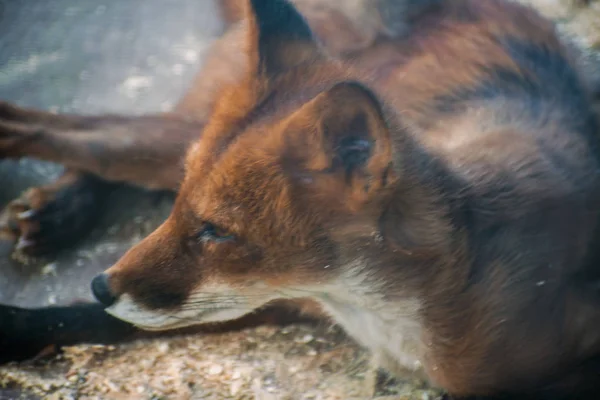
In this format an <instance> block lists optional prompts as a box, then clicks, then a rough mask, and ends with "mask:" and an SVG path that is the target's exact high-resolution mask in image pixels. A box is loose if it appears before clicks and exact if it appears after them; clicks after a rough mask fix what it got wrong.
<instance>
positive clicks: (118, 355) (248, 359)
mask: <svg viewBox="0 0 600 400" xmlns="http://www.w3.org/2000/svg"><path fill="white" fill-rule="evenodd" d="M521 1H522V2H525V3H531V4H533V5H535V6H536V7H538V8H539V9H540V10H542V11H543V12H544V13H545V14H546V15H548V16H550V17H552V18H554V19H556V20H557V21H558V22H559V23H560V26H561V28H562V29H563V30H564V31H565V33H568V34H569V35H573V38H574V39H575V40H576V41H577V42H578V43H579V44H581V46H582V47H584V48H586V49H589V52H588V54H589V60H590V65H591V66H592V67H593V66H597V67H596V69H597V70H598V72H600V61H599V60H600V58H599V57H598V54H599V53H598V51H600V1H594V0H592V1H583V0H521ZM220 31H221V26H220V25H219V23H218V21H217V20H216V19H215V18H214V9H213V8H212V3H211V2H210V1H208V0H127V1H122V0H27V1H19V0H0V37H1V38H2V40H1V41H0V98H2V99H4V100H9V101H13V102H15V103H17V104H20V105H23V106H31V107H39V108H42V109H51V110H56V111H71V112H80V113H97V112H107V111H110V112H121V113H141V112H151V111H157V110H165V109H169V108H170V107H171V106H172V104H173V102H174V101H175V100H176V99H177V98H178V96H179V95H180V94H181V93H182V92H183V90H184V88H185V86H186V84H187V83H188V82H189V80H190V79H191V78H192V77H193V74H194V72H195V71H196V69H197V66H198V64H199V62H200V61H201V59H202V54H203V51H204V50H205V49H206V48H207V45H208V44H209V43H210V41H211V40H212V39H213V38H214V37H215V36H217V35H218V34H219V33H220ZM597 78H598V82H600V73H599V74H598V75H597ZM59 173H60V167H58V166H55V165H51V164H45V163H40V162H35V161H31V160H22V161H20V162H11V161H2V162H0V181H1V182H2V190H1V191H0V207H1V206H2V205H4V204H5V203H6V202H8V201H9V200H10V199H12V198H14V197H16V196H17V195H18V194H19V193H20V192H21V191H22V190H24V189H25V188H27V187H28V186H31V185H35V184H39V183H43V182H47V181H48V180H50V179H52V178H53V177H55V176H56V175H57V174H59ZM110 204H111V206H110V207H109V210H108V212H107V213H106V215H105V216H104V218H103V220H102V221H101V223H100V224H99V226H98V228H97V229H96V230H95V231H94V232H92V234H91V235H90V236H89V237H88V238H86V239H85V240H84V241H83V242H82V243H80V244H79V245H78V246H77V247H76V248H74V249H71V250H68V251H65V252H63V253H61V254H60V255H59V256H57V257H56V258H54V259H47V260H36V261H35V262H33V263H30V264H29V265H27V266H24V265H22V264H20V263H17V262H15V261H13V260H11V258H10V247H9V246H8V244H6V243H0V268H1V269H2V270H1V273H0V301H1V302H3V303H9V304H16V305H22V306H41V305H48V304H64V303H66V302H70V301H72V300H73V299H86V298H87V299H89V298H90V293H89V289H88V288H89V281H90V279H91V277H92V276H94V275H95V274H96V273H97V272H98V271H101V270H103V269H105V268H106V267H107V266H109V265H110V264H111V263H112V262H114V261H115V260H116V259H118V258H119V257H120V255H121V254H123V253H124V252H125V251H126V250H127V249H128V248H129V247H130V246H131V245H133V244H134V243H136V242H137V241H139V240H140V239H141V238H142V237H144V236H145V235H146V234H148V233H149V232H150V231H152V229H154V227H156V226H157V225H158V224H159V223H160V222H161V221H162V220H163V219H164V218H165V217H166V215H167V214H168V212H169V209H170V206H171V204H172V198H170V197H169V196H160V195H156V194H151V193H144V192H143V191H139V190H134V189H123V190H120V191H118V192H117V193H115V194H114V196H113V197H112V198H111V199H110ZM367 366H368V357H367V355H366V354H365V353H364V352H363V351H362V350H361V349H359V348H358V347H357V346H355V345H354V344H353V343H352V342H351V341H350V340H348V339H347V338H345V336H344V335H343V334H342V333H341V332H340V331H339V330H337V329H335V328H332V327H328V326H324V327H320V328H316V329H314V328H313V329H311V328H307V327H301V326H297V327H290V328H285V329H275V328H258V329H251V330H247V331H244V332H239V333H232V334H226V335H214V336H195V337H181V338H175V339H170V340H146V341H138V342H135V343H131V344H127V345H122V346H117V347H104V346H76V347H73V348H69V349H67V351H66V352H65V354H64V355H63V356H61V357H59V358H57V359H54V360H51V361H49V362H44V363H28V364H20V365H13V366H8V367H4V368H2V369H0V400H3V399H13V398H31V399H42V398H43V399H71V398H73V399H75V398H77V399H229V398H231V399H268V400H271V399H366V398H368V397H369V393H368V392H369V391H368V390H367V387H366V386H367V385H366V384H365V376H366V373H367V370H368V368H367ZM381 389H382V390H383V391H385V392H387V394H390V395H393V394H395V395H397V397H398V398H399V399H435V398H436V397H437V395H436V393H434V392H433V391H428V390H426V389H424V388H422V387H421V386H420V384H418V383H416V382H405V383H397V384H390V385H387V386H385V387H382V388H381ZM19 396H21V397H19Z"/></svg>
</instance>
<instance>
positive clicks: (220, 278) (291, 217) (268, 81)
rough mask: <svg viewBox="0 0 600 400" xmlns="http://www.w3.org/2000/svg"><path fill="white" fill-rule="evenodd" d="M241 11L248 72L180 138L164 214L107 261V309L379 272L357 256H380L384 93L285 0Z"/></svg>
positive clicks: (310, 288)
mask: <svg viewBox="0 0 600 400" xmlns="http://www.w3.org/2000/svg"><path fill="white" fill-rule="evenodd" d="M248 23H249V25H250V26H248V30H247V35H246V37H245V39H246V40H247V44H248V48H249V50H248V58H249V61H248V65H249V72H248V76H247V77H246V79H245V80H244V81H243V82H241V83H240V84H239V85H234V86H232V87H230V88H227V89H225V90H223V95H222V98H221V100H220V101H219V102H218V104H217V107H216V110H215V112H214V115H213V117H212V119H211V121H210V122H209V124H208V126H207V127H206V129H205V131H204V132H203V134H202V139H201V140H200V141H199V142H198V143H196V144H195V145H194V146H192V147H191V149H190V151H189V154H188V156H187V159H186V171H187V173H186V177H185V179H184V181H183V183H182V185H181V188H180V191H179V196H178V198H177V200H176V203H175V206H174V208H173V212H172V214H171V215H170V216H169V218H168V219H167V220H166V221H165V222H164V224H162V226H160V227H159V228H158V229H157V230H156V231H155V232H154V233H152V234H151V235H150V236H149V237H148V238H146V239H145V240H144V241H143V242H141V243H140V244H138V245H137V246H136V247H134V248H133V249H131V250H130V251H129V252H128V253H127V254H126V255H125V256H124V257H123V258H122V259H121V260H120V261H119V262H118V263H117V264H116V265H115V266H113V267H112V268H110V269H109V270H107V271H106V276H107V277H108V278H107V280H108V285H109V286H110V291H111V292H112V293H114V295H115V297H116V301H115V303H114V304H112V305H111V306H110V307H109V308H108V309H107V311H108V312H109V313H111V314H113V315H115V316H117V317H119V318H122V319H125V320H127V321H130V322H132V323H134V324H136V325H139V326H140V327H142V328H145V329H168V328H174V327H181V326H185V325H191V324H196V323H205V322H214V321H221V320H226V319H234V318H237V317H240V316H242V315H244V314H246V313H248V312H251V311H252V310H254V309H256V308H257V307H261V306H263V305H265V304H267V303H269V302H270V301H272V300H274V299H278V298H296V297H312V298H320V297H327V296H330V295H331V293H339V294H341V295H347V294H345V293H344V292H345V291H347V290H348V288H349V287H350V286H349V285H348V282H349V281H352V282H354V283H353V285H358V283H359V282H362V281H367V280H369V279H370V280H373V281H376V279H375V277H372V276H368V275H369V274H368V273H367V270H366V266H367V265H368V264H370V261H369V258H370V257H371V256H372V258H373V259H377V260H378V261H377V262H378V263H381V262H382V261H381V254H382V252H383V247H382V246H383V243H382V240H381V237H380V236H379V234H378V233H377V232H378V223H379V218H380V206H381V204H382V201H383V199H385V197H386V196H389V195H391V192H388V191H389V190H390V188H391V187H393V182H394V180H395V179H397V177H396V174H395V172H394V171H393V170H392V168H391V165H392V151H391V138H390V132H389V128H388V123H387V122H386V121H385V120H384V117H383V111H382V108H381V107H382V106H381V105H380V104H379V102H378V100H377V99H376V97H375V96H374V95H373V94H372V93H371V92H370V91H369V89H367V88H365V87H364V86H362V85H361V84H359V83H356V82H355V81H353V80H351V79H346V78H347V77H348V78H349V77H350V73H349V72H348V71H347V70H345V69H344V68H343V67H342V66H340V65H338V64H337V63H336V62H334V61H332V60H329V59H328V58H327V57H326V56H324V55H323V54H322V53H321V52H320V50H319V48H318V45H317V44H316V43H315V42H314V40H313V38H312V34H311V32H310V30H309V28H308V26H307V25H306V23H305V21H304V20H303V19H302V17H301V16H300V15H299V14H298V13H297V12H296V11H295V10H294V8H293V7H292V6H291V5H289V4H288V3H287V2H285V1H269V2H267V1H254V2H252V10H251V15H250V16H249V18H248ZM299 73H301V74H302V75H301V78H302V79H299V78H300V77H299V76H298V74H299ZM375 283H376V282H373V284H375ZM365 287H366V288H368V287H369V285H366V286H365ZM361 290H365V289H361ZM367 290H368V289H367Z"/></svg>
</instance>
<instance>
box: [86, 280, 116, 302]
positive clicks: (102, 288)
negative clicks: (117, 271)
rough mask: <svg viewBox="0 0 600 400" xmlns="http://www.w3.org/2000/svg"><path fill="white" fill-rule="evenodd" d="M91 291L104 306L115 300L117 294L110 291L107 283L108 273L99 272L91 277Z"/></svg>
mask: <svg viewBox="0 0 600 400" xmlns="http://www.w3.org/2000/svg"><path fill="white" fill-rule="evenodd" d="M92 293H93V294H94V297H95V298H96V299H97V300H98V301H99V302H100V303H102V304H104V305H105V306H106V307H110V306H111V305H113V303H114V302H115V301H117V296H115V295H114V294H113V292H111V291H110V285H109V284H108V275H106V274H100V275H97V276H96V277H95V278H94V279H92Z"/></svg>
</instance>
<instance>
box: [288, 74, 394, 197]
mask: <svg viewBox="0 0 600 400" xmlns="http://www.w3.org/2000/svg"><path fill="white" fill-rule="evenodd" d="M287 127H288V129H289V132H290V134H291V135H292V139H291V142H290V148H289V151H290V154H291V155H293V156H292V157H293V159H294V160H295V162H296V163H297V164H296V165H301V166H302V168H303V170H304V171H307V172H308V173H314V172H317V173H325V174H326V175H329V176H334V177H338V178H342V179H343V180H344V181H343V183H344V184H345V185H351V186H353V187H354V188H355V189H356V190H359V191H363V192H365V191H366V192H368V191H369V190H372V189H376V188H378V187H379V188H380V187H384V186H386V185H388V184H389V182H390V180H391V179H393V177H392V139H391V134H390V129H389V127H388V124H387V122H386V119H385V116H384V113H383V109H382V107H381V104H380V102H379V101H378V99H377V97H376V96H375V94H374V93H373V92H371V91H370V90H369V89H367V88H366V87H364V86H363V85H361V84H359V83H354V82H344V83H339V84H337V85H335V86H334V87H332V88H331V89H329V90H328V91H326V92H323V93H321V94H320V95H318V96H317V97H316V98H314V99H313V100H312V101H310V102H309V103H307V104H305V105H304V106H302V108H301V109H300V110H298V111H296V112H295V113H294V114H292V116H290V118H289V120H288V125H287Z"/></svg>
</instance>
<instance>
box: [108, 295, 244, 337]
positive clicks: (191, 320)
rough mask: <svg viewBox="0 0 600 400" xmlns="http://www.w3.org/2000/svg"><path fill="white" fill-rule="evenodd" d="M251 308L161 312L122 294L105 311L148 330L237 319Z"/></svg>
mask: <svg viewBox="0 0 600 400" xmlns="http://www.w3.org/2000/svg"><path fill="white" fill-rule="evenodd" d="M250 311H251V310H250V309H248V310H241V309H228V308H223V309H217V310H183V311H179V312H177V311H175V312H161V311H151V310H147V309H145V308H143V307H141V306H139V305H138V304H136V303H135V302H134V301H133V299H132V298H131V296H129V295H128V294H124V295H122V296H120V297H119V300H117V302H116V303H115V304H113V305H112V306H110V307H108V308H107V309H106V312H107V313H109V314H110V315H112V316H113V317H116V318H118V319H120V320H123V321H126V322H129V323H131V324H133V325H136V326H137V327H139V328H141V329H144V330H149V331H161V330H166V329H175V328H183V327H186V326H191V325H198V324H202V323H207V322H220V321H227V320H232V319H237V318H240V317H242V316H244V315H245V314H247V313H248V312H250Z"/></svg>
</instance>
